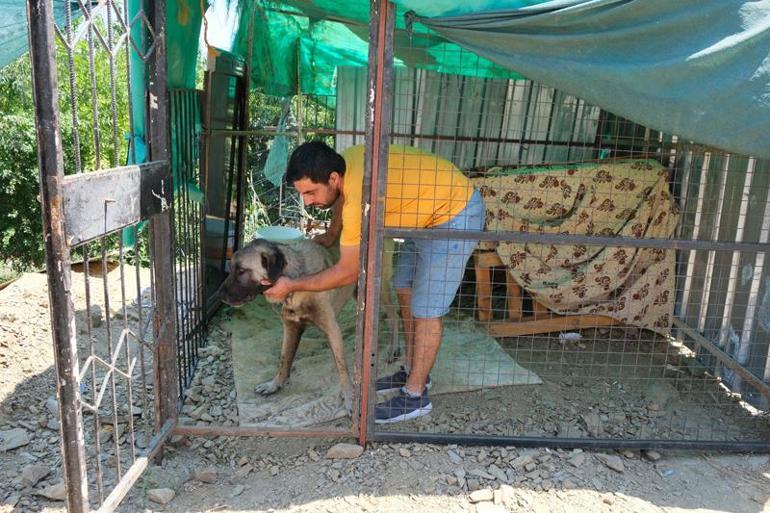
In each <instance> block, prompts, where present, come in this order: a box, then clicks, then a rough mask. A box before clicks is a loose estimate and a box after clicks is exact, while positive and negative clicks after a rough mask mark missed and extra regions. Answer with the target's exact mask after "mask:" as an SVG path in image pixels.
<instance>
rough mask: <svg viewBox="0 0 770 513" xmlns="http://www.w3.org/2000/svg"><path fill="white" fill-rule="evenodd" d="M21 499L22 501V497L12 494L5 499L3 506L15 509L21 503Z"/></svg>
mask: <svg viewBox="0 0 770 513" xmlns="http://www.w3.org/2000/svg"><path fill="white" fill-rule="evenodd" d="M19 499H21V495H19V494H16V493H12V494H11V495H9V496H8V497H6V498H5V500H4V501H3V504H5V505H6V506H9V507H11V508H13V507H14V506H16V504H17V503H18V502H19Z"/></svg>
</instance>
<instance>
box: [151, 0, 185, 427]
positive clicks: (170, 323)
mask: <svg viewBox="0 0 770 513" xmlns="http://www.w3.org/2000/svg"><path fill="white" fill-rule="evenodd" d="M147 14H148V17H149V20H150V25H151V26H152V27H153V29H154V30H155V50H154V52H153V55H152V62H151V65H150V74H149V88H150V97H151V98H154V101H151V102H150V105H149V112H150V116H149V127H148V128H149V130H148V132H149V135H150V137H149V140H150V158H151V159H152V160H165V161H168V112H167V107H168V101H167V100H168V96H167V94H166V93H167V91H166V2H165V0H156V1H155V2H154V3H153V4H152V8H151V9H150V11H149V12H148V13H147ZM172 205H173V203H171V204H169V208H168V209H167V210H166V211H165V212H163V213H161V214H158V215H156V216H154V217H152V219H151V220H150V247H151V251H152V257H153V259H152V265H153V276H154V278H155V287H154V291H155V308H154V310H153V328H154V333H155V347H156V354H155V358H154V359H153V366H154V369H153V370H154V376H155V386H156V392H155V393H156V396H155V397H156V399H155V400H156V408H157V415H156V418H155V423H156V428H157V429H158V430H159V429H160V427H161V426H163V425H164V424H165V423H166V422H167V421H168V420H170V419H176V417H177V410H176V400H177V397H178V396H179V392H178V390H177V383H178V380H177V378H176V372H177V369H176V356H177V355H176V301H175V297H174V296H175V286H174V281H175V280H174V253H173V244H169V241H171V240H173V239H172V236H173V231H172V224H173V207H172Z"/></svg>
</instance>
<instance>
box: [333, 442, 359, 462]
mask: <svg viewBox="0 0 770 513" xmlns="http://www.w3.org/2000/svg"><path fill="white" fill-rule="evenodd" d="M363 452H364V448H363V447H361V446H360V445H356V444H346V443H339V444H337V445H333V446H332V447H331V448H329V450H328V451H327V452H326V457H327V458H328V459H330V460H338V459H355V458H358V457H359V456H361V454H363Z"/></svg>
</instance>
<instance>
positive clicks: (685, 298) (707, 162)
mask: <svg viewBox="0 0 770 513" xmlns="http://www.w3.org/2000/svg"><path fill="white" fill-rule="evenodd" d="M710 166H711V153H706V154H705V155H704V156H703V165H702V166H701V168H700V182H699V183H698V196H697V204H696V206H695V218H694V219H693V222H692V225H693V226H692V237H691V239H692V240H697V239H698V235H699V234H700V225H701V216H702V215H703V202H704V201H705V198H706V182H707V180H708V172H709V167H710ZM686 174H687V175H689V174H690V171H689V170H688V172H687V173H686ZM685 192H686V191H685ZM683 194H684V192H683ZM682 207H683V208H682V211H683V212H686V211H685V210H684V205H682ZM679 226H680V227H681V226H682V223H679ZM677 236H679V233H678V234H677ZM696 256H697V254H696V252H695V251H691V252H690V254H689V255H687V264H686V265H687V267H686V268H685V279H684V287H683V293H682V315H683V316H685V317H686V314H687V304H688V303H689V302H690V288H691V287H692V281H693V278H694V276H695V257H696ZM704 286H705V284H704ZM700 305H701V306H700V308H703V302H701V303H700ZM698 316H699V317H700V312H699V313H698Z"/></svg>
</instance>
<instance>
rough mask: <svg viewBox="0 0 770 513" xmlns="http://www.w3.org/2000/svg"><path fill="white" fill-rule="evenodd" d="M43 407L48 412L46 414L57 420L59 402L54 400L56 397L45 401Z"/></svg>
mask: <svg viewBox="0 0 770 513" xmlns="http://www.w3.org/2000/svg"><path fill="white" fill-rule="evenodd" d="M45 407H46V409H47V410H48V413H50V414H51V415H53V416H54V417H56V418H57V419H58V418H59V401H57V400H56V397H54V396H50V397H49V398H48V399H46V400H45Z"/></svg>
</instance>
